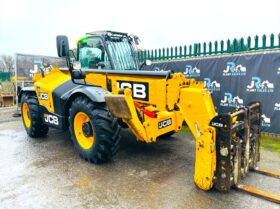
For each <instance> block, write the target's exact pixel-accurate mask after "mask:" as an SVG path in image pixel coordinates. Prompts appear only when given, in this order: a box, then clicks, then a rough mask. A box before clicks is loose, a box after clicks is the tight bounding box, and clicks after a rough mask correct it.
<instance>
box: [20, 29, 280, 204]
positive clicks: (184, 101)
mask: <svg viewBox="0 0 280 209" xmlns="http://www.w3.org/2000/svg"><path fill="white" fill-rule="evenodd" d="M138 43H139V39H138V37H137V36H133V35H128V34H127V33H120V32H113V31H98V32H92V33H88V34H86V36H85V37H83V38H81V39H79V40H78V42H77V57H76V58H75V60H73V59H70V54H71V53H72V51H71V50H69V44H68V39H67V37H66V36H57V52H58V56H59V57H65V58H66V62H67V66H68V67H67V68H54V69H52V70H51V71H50V72H48V73H43V72H42V73H39V74H36V75H35V76H34V77H33V82H34V87H27V88H23V89H22V90H21V92H20V94H19V101H21V110H22V118H23V123H24V126H25V129H26V131H27V133H28V135H29V136H30V137H40V136H44V135H46V134H47V132H48V127H49V126H51V127H54V128H59V129H63V130H67V129H69V131H70V133H71V138H72V140H73V143H74V146H75V148H76V150H77V152H78V153H79V155H80V156H81V157H82V158H84V159H86V160H88V161H90V162H93V163H101V162H105V161H108V160H109V159H111V158H112V157H113V156H114V154H115V153H116V152H117V150H118V145H119V141H120V135H119V134H120V127H128V128H130V129H131V131H132V132H133V133H134V135H135V136H136V138H137V140H139V141H143V142H147V143H151V142H155V141H156V140H157V138H158V137H159V136H161V135H171V134H172V133H174V132H178V131H180V130H181V128H182V124H183V122H184V121H185V122H186V124H187V125H188V127H189V128H190V130H191V132H192V134H193V136H194V137H195V149H196V151H195V172H194V182H195V184H196V185H197V186H198V187H199V188H200V189H202V190H210V189H211V188H213V187H215V188H216V189H218V190H220V191H229V190H230V188H231V187H239V188H241V187H242V188H243V189H249V190H252V191H253V192H254V193H255V194H258V192H259V191H256V190H253V189H252V188H248V187H246V186H244V185H241V184H240V180H241V178H242V177H244V176H245V175H246V174H247V173H248V171H249V170H250V169H252V170H258V167H257V162H258V161H259V159H260V152H259V146H260V124H261V103H260V102H253V103H250V104H248V106H247V107H245V108H241V109H238V110H235V111H234V112H232V113H228V114H221V115H218V114H217V113H216V111H215V108H214V105H213V101H212V98H211V93H210V92H209V91H208V90H207V89H206V88H204V87H203V83H202V82H198V81H195V80H193V79H187V78H185V77H184V75H183V74H182V73H173V72H171V71H168V72H148V71H141V68H142V67H143V65H145V64H148V61H145V62H144V63H143V64H141V65H140V64H139V61H138V57H137V48H136V45H137V44H138ZM259 170H260V169H259ZM270 174H271V172H270ZM274 174H275V176H277V175H279V174H277V173H274ZM265 195H266V196H267V198H270V199H272V200H273V201H279V199H280V198H279V196H277V195H276V196H273V194H269V193H265Z"/></svg>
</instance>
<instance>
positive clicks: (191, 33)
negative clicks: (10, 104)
mask: <svg viewBox="0 0 280 209" xmlns="http://www.w3.org/2000/svg"><path fill="white" fill-rule="evenodd" d="M96 30H116V31H123V32H128V33H132V34H136V35H138V36H139V37H140V39H141V41H142V42H141V45H140V47H141V48H158V47H167V46H175V45H183V44H192V43H194V42H203V41H207V42H209V41H213V40H221V39H227V38H235V37H236V38H241V37H247V36H249V35H252V36H254V35H256V34H258V35H263V34H264V33H265V34H271V33H275V34H278V33H280V0H234V1H227V0H208V1H207V0H204V1H202V0H194V1H191V0H182V1H181V0H167V1H163V0H161V1H153V0H137V1H133V0H98V1H97V0H78V1H77V0H0V54H11V55H12V54H13V53H27V54H38V55H49V56H56V44H55V37H56V35H67V36H68V38H69V40H70V46H71V47H75V42H76V40H77V39H78V38H79V37H80V36H83V35H84V34H85V33H86V32H90V31H96Z"/></svg>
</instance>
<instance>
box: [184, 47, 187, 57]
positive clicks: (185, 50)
mask: <svg viewBox="0 0 280 209" xmlns="http://www.w3.org/2000/svg"><path fill="white" fill-rule="evenodd" d="M184 57H187V45H185V46H184Z"/></svg>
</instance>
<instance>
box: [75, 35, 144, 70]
mask: <svg viewBox="0 0 280 209" xmlns="http://www.w3.org/2000/svg"><path fill="white" fill-rule="evenodd" d="M138 43H139V39H138V37H137V36H133V35H128V34H127V33H120V32H113V31H97V32H91V33H87V34H86V36H85V37H83V38H81V39H80V40H78V43H77V45H78V58H77V59H78V60H79V61H80V63H81V67H82V69H85V70H87V69H95V70H96V69H102V70H133V71H134V70H139V62H138V57H137V48H136V45H137V44H138Z"/></svg>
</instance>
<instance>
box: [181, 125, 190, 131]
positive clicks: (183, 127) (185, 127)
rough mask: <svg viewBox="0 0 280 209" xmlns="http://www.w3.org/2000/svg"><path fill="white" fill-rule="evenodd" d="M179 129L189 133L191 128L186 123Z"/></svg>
mask: <svg viewBox="0 0 280 209" xmlns="http://www.w3.org/2000/svg"><path fill="white" fill-rule="evenodd" d="M181 131H182V132H184V133H190V132H191V130H190V129H189V127H188V126H187V125H186V124H183V126H182V129H181Z"/></svg>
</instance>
